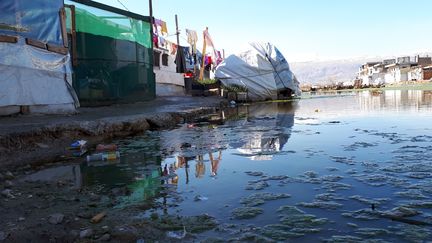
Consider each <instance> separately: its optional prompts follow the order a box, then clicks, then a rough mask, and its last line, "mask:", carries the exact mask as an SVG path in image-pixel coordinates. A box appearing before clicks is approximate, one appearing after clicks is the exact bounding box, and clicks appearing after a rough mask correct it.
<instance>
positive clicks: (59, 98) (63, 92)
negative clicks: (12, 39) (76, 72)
mask: <svg viewBox="0 0 432 243" xmlns="http://www.w3.org/2000/svg"><path fill="white" fill-rule="evenodd" d="M0 56H1V58H0V73H1V75H0V86H1V89H0V108H2V107H7V106H49V105H52V109H54V110H51V111H50V108H48V107H47V111H49V112H48V113H56V111H55V110H57V109H58V110H59V111H61V113H64V112H71V111H73V110H74V109H75V106H74V104H75V102H77V101H74V99H73V92H74V91H73V89H72V86H71V85H72V75H71V66H70V65H71V64H70V56H69V55H62V54H57V53H54V52H49V51H47V50H43V49H39V48H36V47H32V46H29V45H26V44H25V40H24V38H19V40H18V43H0ZM39 110H40V109H39ZM42 110H43V109H42Z"/></svg>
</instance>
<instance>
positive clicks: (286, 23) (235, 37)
mask: <svg viewBox="0 0 432 243" xmlns="http://www.w3.org/2000/svg"><path fill="white" fill-rule="evenodd" d="M120 1H121V2H122V3H123V4H124V5H125V6H126V7H127V8H128V9H129V10H130V11H132V12H136V13H140V14H143V15H148V1H145V0H120ZM99 2H103V3H105V4H108V5H112V6H115V7H119V8H123V7H122V6H121V5H120V4H119V3H118V1H117V0H99ZM431 9H432V1H430V0H417V1H406V0H362V1H355V0H301V1H300V0H214V1H198V0H153V13H154V16H155V17H156V18H159V19H162V20H164V21H166V22H167V24H168V30H169V32H170V33H175V21H174V15H175V14H177V15H178V18H179V26H180V29H181V31H182V33H183V35H184V29H185V28H189V29H193V30H197V31H198V32H199V33H200V32H201V33H202V30H204V29H205V27H206V26H208V27H209V32H210V34H211V36H212V38H213V40H214V43H215V45H216V48H217V49H222V48H223V49H225V51H226V53H227V54H229V53H234V52H237V51H239V50H242V49H244V46H245V45H246V44H247V43H248V42H250V41H268V42H271V43H273V44H275V45H276V47H278V48H279V49H280V50H281V51H282V53H283V54H284V56H285V57H286V58H287V59H288V61H305V60H316V59H320V60H327V59H338V58H353V57H366V56H368V57H373V56H393V55H403V54H415V53H418V52H431V51H432V31H431V29H432V27H431V26H432V12H431ZM199 37H201V36H199ZM201 39H202V38H201ZM173 40H174V39H173Z"/></svg>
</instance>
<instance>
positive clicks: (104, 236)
mask: <svg viewBox="0 0 432 243" xmlns="http://www.w3.org/2000/svg"><path fill="white" fill-rule="evenodd" d="M110 239H111V235H110V234H104V235H102V236H101V237H100V238H99V239H98V241H109V240H110Z"/></svg>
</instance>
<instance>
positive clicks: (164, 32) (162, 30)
mask: <svg viewBox="0 0 432 243" xmlns="http://www.w3.org/2000/svg"><path fill="white" fill-rule="evenodd" d="M161 32H162V34H168V28H167V24H166V22H165V21H162V25H161Z"/></svg>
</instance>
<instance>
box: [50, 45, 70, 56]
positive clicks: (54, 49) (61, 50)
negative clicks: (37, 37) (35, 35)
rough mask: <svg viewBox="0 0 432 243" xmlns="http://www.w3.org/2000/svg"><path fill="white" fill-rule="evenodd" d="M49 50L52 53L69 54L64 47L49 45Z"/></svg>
mask: <svg viewBox="0 0 432 243" xmlns="http://www.w3.org/2000/svg"><path fill="white" fill-rule="evenodd" d="M47 50H48V51H52V52H55V53H58V54H62V55H67V54H68V52H69V49H68V48H66V47H63V46H57V45H51V44H48V45H47Z"/></svg>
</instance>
